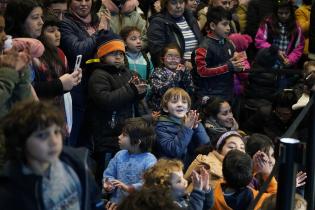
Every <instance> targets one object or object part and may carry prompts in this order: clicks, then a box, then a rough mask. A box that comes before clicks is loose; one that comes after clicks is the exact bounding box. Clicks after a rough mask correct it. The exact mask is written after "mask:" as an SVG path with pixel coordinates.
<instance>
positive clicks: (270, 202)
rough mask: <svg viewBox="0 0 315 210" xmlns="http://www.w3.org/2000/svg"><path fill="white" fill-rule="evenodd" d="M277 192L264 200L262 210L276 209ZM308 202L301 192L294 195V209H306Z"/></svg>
mask: <svg viewBox="0 0 315 210" xmlns="http://www.w3.org/2000/svg"><path fill="white" fill-rule="evenodd" d="M276 202H277V194H272V195H270V196H269V197H268V198H266V200H265V201H264V202H263V204H262V206H261V210H276ZM306 207H307V202H306V200H305V199H304V198H303V197H302V196H301V195H299V194H297V193H296V194H295V197H294V210H306Z"/></svg>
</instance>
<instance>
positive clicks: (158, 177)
mask: <svg viewBox="0 0 315 210" xmlns="http://www.w3.org/2000/svg"><path fill="white" fill-rule="evenodd" d="M183 167H184V165H183V163H182V162H181V161H179V160H170V159H164V158H161V159H159V160H158V161H157V163H156V164H155V165H154V166H153V167H151V168H150V169H148V170H147V171H146V172H145V173H144V175H143V177H144V187H154V186H159V187H170V183H171V179H172V173H174V172H178V171H183Z"/></svg>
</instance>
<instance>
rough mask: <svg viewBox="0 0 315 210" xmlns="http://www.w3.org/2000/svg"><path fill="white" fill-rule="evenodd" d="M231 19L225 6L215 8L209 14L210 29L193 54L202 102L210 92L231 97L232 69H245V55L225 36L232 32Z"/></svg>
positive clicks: (212, 94)
mask: <svg viewBox="0 0 315 210" xmlns="http://www.w3.org/2000/svg"><path fill="white" fill-rule="evenodd" d="M230 20H231V17H230V15H229V12H227V11H226V10H225V9H223V8H221V7H215V8H212V9H211V11H209V12H208V16H207V21H208V26H209V28H210V33H208V35H207V37H206V38H205V39H204V40H203V41H202V42H201V44H200V45H199V47H198V48H197V49H196V50H195V51H194V52H193V54H192V61H193V66H194V77H193V78H194V83H195V85H196V87H197V88H196V95H197V99H198V102H199V103H201V101H202V99H203V98H204V97H209V96H220V97H221V98H223V99H226V100H231V99H232V96H233V72H235V71H240V70H242V69H243V59H241V58H240V57H238V56H237V55H236V54H235V55H234V52H235V48H234V46H233V44H232V43H231V42H230V41H229V40H228V39H226V38H227V36H228V35H229V33H230V26H229V23H230Z"/></svg>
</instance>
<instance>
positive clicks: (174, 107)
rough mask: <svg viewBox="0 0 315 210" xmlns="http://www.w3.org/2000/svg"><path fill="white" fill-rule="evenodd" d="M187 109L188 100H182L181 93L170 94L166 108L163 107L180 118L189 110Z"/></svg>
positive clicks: (165, 110)
mask: <svg viewBox="0 0 315 210" xmlns="http://www.w3.org/2000/svg"><path fill="white" fill-rule="evenodd" d="M188 109H189V107H188V101H187V100H184V99H183V98H182V96H181V95H179V96H175V95H174V96H172V97H171V99H170V100H169V101H168V102H167V109H166V108H163V110H164V112H167V113H169V115H171V116H174V117H177V118H180V119H181V118H183V117H185V116H186V113H187V112H188V111H189V110H188Z"/></svg>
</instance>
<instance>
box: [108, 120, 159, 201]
mask: <svg viewBox="0 0 315 210" xmlns="http://www.w3.org/2000/svg"><path fill="white" fill-rule="evenodd" d="M154 137H155V134H154V130H153V129H152V128H151V127H150V126H149V125H148V123H147V122H146V121H145V120H144V119H143V118H134V119H129V120H127V121H126V124H125V126H124V128H123V129H122V133H121V134H120V136H119V137H118V139H119V140H118V143H119V147H120V149H121V150H120V151H119V152H118V153H117V154H116V155H115V157H114V158H113V159H112V160H111V161H110V162H109V164H108V167H107V168H106V170H105V171H104V173H103V187H104V190H105V192H112V193H113V194H112V196H111V199H110V200H111V202H113V203H116V204H118V203H120V202H121V201H122V199H123V198H124V197H125V196H126V195H127V194H128V193H131V192H133V191H134V190H137V189H139V188H140V187H141V185H142V184H141V179H142V174H143V172H144V171H145V170H146V169H148V168H149V167H151V166H152V165H154V164H155V162H156V158H155V157H154V155H152V154H151V153H149V151H150V149H151V146H152V143H153V141H154ZM113 190H114V191H113Z"/></svg>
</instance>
